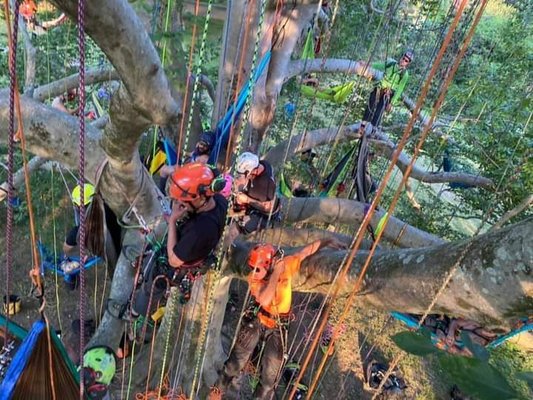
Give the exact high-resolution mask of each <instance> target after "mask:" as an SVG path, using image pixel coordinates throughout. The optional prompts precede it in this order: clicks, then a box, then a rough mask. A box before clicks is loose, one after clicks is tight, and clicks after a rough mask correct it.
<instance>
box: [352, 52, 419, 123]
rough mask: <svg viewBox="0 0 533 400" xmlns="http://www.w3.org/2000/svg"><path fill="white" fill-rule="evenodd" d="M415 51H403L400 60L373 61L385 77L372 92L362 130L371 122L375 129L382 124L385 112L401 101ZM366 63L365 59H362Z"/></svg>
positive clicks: (374, 66)
mask: <svg viewBox="0 0 533 400" xmlns="http://www.w3.org/2000/svg"><path fill="white" fill-rule="evenodd" d="M413 57H414V53H413V52H412V51H411V50H407V51H406V52H405V53H403V55H402V57H401V58H400V61H399V62H396V61H395V60H392V61H388V62H386V63H373V64H372V65H371V67H372V68H374V69H377V70H379V71H382V72H383V77H382V78H381V79H380V80H379V81H378V82H377V83H376V85H375V87H374V90H373V91H372V93H371V94H370V98H369V99H368V104H367V106H366V109H365V113H364V115H363V120H362V121H361V128H360V129H361V131H364V128H365V126H366V124H367V123H371V124H372V127H373V129H376V128H377V127H378V126H380V125H381V118H382V117H383V113H384V112H390V111H391V110H392V106H395V105H397V104H398V102H399V101H400V99H401V97H402V94H403V91H404V89H405V86H406V85H407V81H408V80H409V72H408V71H407V68H408V67H409V65H410V64H411V62H412V61H413ZM360 63H362V64H364V63H365V62H364V61H360Z"/></svg>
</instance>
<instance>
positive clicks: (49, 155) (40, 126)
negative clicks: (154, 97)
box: [0, 90, 105, 181]
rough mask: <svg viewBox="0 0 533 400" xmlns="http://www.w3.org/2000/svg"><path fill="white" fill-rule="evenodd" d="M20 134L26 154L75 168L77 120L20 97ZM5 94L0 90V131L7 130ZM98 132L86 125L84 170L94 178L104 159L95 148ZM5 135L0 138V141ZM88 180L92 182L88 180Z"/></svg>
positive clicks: (76, 163) (7, 101) (7, 107)
mask: <svg viewBox="0 0 533 400" xmlns="http://www.w3.org/2000/svg"><path fill="white" fill-rule="evenodd" d="M20 103H21V112H22V119H23V123H24V135H25V138H26V147H27V149H28V151H30V152H32V153H33V154H35V155H37V156H40V157H42V158H44V159H47V160H60V161H61V163H63V164H65V165H67V166H68V167H69V168H73V169H75V168H77V166H78V147H77V146H78V120H77V118H75V117H72V116H70V115H69V114H66V113H64V112H61V111H58V110H56V109H54V108H51V107H49V106H46V105H44V104H42V103H40V102H37V101H35V100H32V99H30V98H28V97H26V96H21V97H20ZM8 116H9V93H8V91H7V90H0V131H1V132H7V131H8ZM100 138H101V132H100V131H99V130H97V129H95V128H93V127H91V126H90V125H88V126H87V139H86V158H85V159H86V165H85V168H86V171H87V176H88V177H91V176H93V177H94V174H95V172H96V168H97V166H98V165H99V164H100V163H101V162H102V160H103V158H104V156H105V155H104V152H103V151H102V149H101V148H100V147H99V146H98V140H99V139H100ZM6 140H7V134H5V135H0V142H5V141H6ZM89 179H90V180H91V181H92V180H93V179H91V178H89Z"/></svg>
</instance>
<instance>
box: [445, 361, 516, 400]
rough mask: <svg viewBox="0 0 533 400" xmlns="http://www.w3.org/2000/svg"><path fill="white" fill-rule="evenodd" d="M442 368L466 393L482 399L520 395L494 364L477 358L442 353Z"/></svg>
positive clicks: (488, 399) (499, 399) (502, 398)
mask: <svg viewBox="0 0 533 400" xmlns="http://www.w3.org/2000/svg"><path fill="white" fill-rule="evenodd" d="M438 359H439V364H440V366H441V368H442V369H443V370H444V371H446V372H447V373H448V374H449V375H450V376H451V378H452V379H453V381H454V382H455V383H456V384H457V386H459V388H460V389H461V390H462V391H464V392H465V393H466V394H469V395H472V396H475V397H476V398H478V399H481V400H505V399H515V398H517V397H518V395H517V393H516V391H515V390H514V389H513V388H512V387H511V386H510V385H509V383H508V382H507V381H506V379H505V377H504V376H503V375H502V374H501V373H500V372H499V371H498V370H497V369H496V368H494V367H493V366H492V365H490V364H488V363H486V362H484V361H482V360H479V359H477V358H470V357H461V356H452V355H449V354H441V355H439V357H438Z"/></svg>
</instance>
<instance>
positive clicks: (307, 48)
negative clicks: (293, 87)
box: [300, 30, 355, 104]
mask: <svg viewBox="0 0 533 400" xmlns="http://www.w3.org/2000/svg"><path fill="white" fill-rule="evenodd" d="M314 58H315V46H314V39H313V31H312V30H309V32H308V33H307V38H306V39H305V44H304V48H303V50H302V60H313V59H314ZM354 86H355V81H353V82H347V83H344V84H342V85H337V86H332V87H330V88H326V89H319V88H317V87H314V86H308V85H305V84H302V85H300V92H301V93H302V94H303V95H304V96H307V97H313V98H314V97H316V98H317V99H322V100H328V101H332V102H334V103H337V104H342V103H344V102H345V101H346V99H347V98H348V96H350V94H351V93H352V91H353V88H354Z"/></svg>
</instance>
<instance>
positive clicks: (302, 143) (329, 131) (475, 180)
mask: <svg viewBox="0 0 533 400" xmlns="http://www.w3.org/2000/svg"><path fill="white" fill-rule="evenodd" d="M358 130H359V123H356V124H353V125H347V126H342V127H341V128H339V127H331V128H322V129H316V130H314V131H310V132H305V133H303V134H300V135H294V136H292V137H291V138H290V139H289V140H285V141H283V142H279V143H278V144H277V145H276V146H274V147H272V148H271V149H270V150H269V151H268V153H267V154H266V156H265V159H266V160H268V161H269V162H270V163H271V164H272V165H274V166H279V165H281V164H282V163H284V161H285V154H287V158H288V159H290V158H292V157H294V156H295V155H297V154H299V153H301V152H302V151H306V150H309V149H311V148H313V147H316V146H322V145H325V144H331V143H334V142H336V141H347V140H353V139H358V138H359V137H360V136H361V135H360V133H359V132H358ZM374 137H375V138H377V140H376V139H371V140H370V145H371V146H372V147H373V148H374V149H376V150H377V151H378V152H379V153H380V154H381V155H383V156H384V157H386V158H388V159H391V158H392V154H393V152H394V149H395V144H394V143H393V142H392V141H391V140H390V139H388V137H387V136H385V135H384V134H377V135H375V136H374ZM287 147H288V149H287ZM410 161H411V158H410V157H409V156H408V155H407V154H405V153H403V152H402V153H401V154H400V157H399V158H398V161H397V162H396V166H397V167H398V168H399V169H400V170H401V171H402V172H404V171H405V170H406V169H407V166H408V165H409V163H410ZM410 178H413V179H416V180H419V181H422V182H425V183H445V182H457V183H464V184H467V185H471V186H479V187H482V188H484V189H491V188H492V187H493V182H492V180H491V179H488V178H484V177H482V176H479V175H472V174H466V173H460V172H442V173H430V172H427V171H425V170H424V169H422V168H420V167H418V166H417V165H416V164H415V165H414V166H413V169H412V171H411V174H410Z"/></svg>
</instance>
